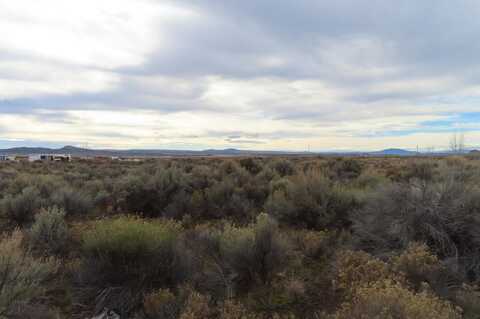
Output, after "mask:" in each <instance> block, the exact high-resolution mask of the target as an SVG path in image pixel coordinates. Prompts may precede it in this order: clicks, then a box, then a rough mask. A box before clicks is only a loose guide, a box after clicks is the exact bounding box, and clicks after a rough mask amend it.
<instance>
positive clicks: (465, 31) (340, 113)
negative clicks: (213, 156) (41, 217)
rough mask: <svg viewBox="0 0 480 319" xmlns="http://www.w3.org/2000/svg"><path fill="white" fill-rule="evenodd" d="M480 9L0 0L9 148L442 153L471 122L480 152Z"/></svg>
mask: <svg viewBox="0 0 480 319" xmlns="http://www.w3.org/2000/svg"><path fill="white" fill-rule="evenodd" d="M479 13H480V4H479V3H478V2H477V1H473V0H462V1H459V2H457V3H456V4H455V6H452V4H451V2H449V1H446V0H426V1H422V2H418V1H413V0H407V1H402V2H394V1H366V0H360V1H359V0H355V1H354V0H338V1H335V2H328V1H314V0H299V1H295V2H291V1H284V0H280V1H278V0H277V1H273V0H263V1H232V0H223V1H217V0H202V1H198V0H180V1H161V2H160V1H155V0H139V1H135V2H131V1H128V0H115V1H113V0H105V1H100V2H99V1H94V0H85V1H81V2H76V3H70V2H68V3H67V2H65V1H60V0H46V1H42V2H38V3H37V2H32V1H27V0H18V1H8V0H0V29H1V30H2V32H3V34H4V35H6V36H3V37H1V38H0V125H2V130H1V131H0V139H4V140H5V139H10V140H12V139H19V140H28V141H35V140H37V141H38V142H39V143H60V142H63V141H65V140H67V141H68V140H71V141H77V142H79V143H80V142H86V141H88V142H90V143H91V145H94V146H104V147H105V146H107V147H138V148H145V147H162V148H163V147H165V148H167V147H171V146H179V147H192V148H204V147H205V148H210V147H230V146H231V145H232V144H238V145H242V146H245V147H249V148H263V149H304V148H305V145H307V144H308V145H312V149H328V148H349V149H355V148H359V149H360V148H381V147H384V146H386V147H389V146H392V147H394V146H395V147H412V145H414V144H416V143H417V142H412V141H413V140H416V141H424V142H425V143H428V142H429V141H428V139H427V138H426V137H425V136H427V135H428V136H429V137H432V136H433V135H432V134H436V137H435V138H433V139H435V140H444V141H445V144H448V134H451V132H452V131H454V130H455V129H456V128H458V127H462V128H463V129H464V130H465V131H467V132H471V134H469V135H470V136H471V140H470V141H471V144H480V139H477V133H476V130H477V127H476V126H475V125H473V124H472V123H469V118H470V117H471V116H473V115H472V114H474V113H475V111H477V110H478V102H480V77H479V76H478V74H479V71H480V70H479V69H480V67H479V66H478V63H477V60H478V55H479V54H480V43H478V41H476V37H477V34H478V32H479V31H480V21H479V19H478V18H477V17H478V14H479ZM453 119H456V120H455V121H453ZM439 123H441V129H439V126H440V125H439ZM59 132H61V133H59ZM388 143H395V144H394V145H387V144H388Z"/></svg>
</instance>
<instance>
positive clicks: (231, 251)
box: [221, 214, 290, 288]
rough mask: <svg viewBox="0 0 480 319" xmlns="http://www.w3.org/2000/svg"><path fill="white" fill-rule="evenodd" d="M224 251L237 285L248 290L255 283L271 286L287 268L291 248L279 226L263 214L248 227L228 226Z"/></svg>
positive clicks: (225, 232)
mask: <svg viewBox="0 0 480 319" xmlns="http://www.w3.org/2000/svg"><path fill="white" fill-rule="evenodd" d="M221 251H222V256H224V258H225V261H226V262H227V264H228V265H229V267H230V268H231V269H232V270H233V271H234V273H235V274H236V281H237V283H238V284H239V285H240V286H243V287H246V288H248V287H250V286H251V285H253V284H255V283H262V284H267V283H269V282H270V281H271V280H272V278H273V276H275V275H276V274H277V273H278V272H279V271H281V270H283V269H284V267H286V266H287V263H288V259H289V252H290V245H289V243H288V242H287V241H286V239H285V238H284V237H283V236H282V235H281V234H280V232H279V229H278V225H277V223H276V222H275V221H274V220H273V219H272V218H271V217H269V216H268V215H266V214H260V215H259V216H258V218H257V221H256V223H255V224H253V225H251V226H249V227H244V228H238V227H233V226H229V227H227V228H226V229H225V230H224V232H223V233H222V237H221Z"/></svg>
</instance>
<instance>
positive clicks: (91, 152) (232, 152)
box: [0, 145, 313, 157]
mask: <svg viewBox="0 0 480 319" xmlns="http://www.w3.org/2000/svg"><path fill="white" fill-rule="evenodd" d="M56 153H58V154H71V155H72V156H81V157H93V156H124V157H162V156H163V157H165V156H269V155H306V154H313V153H306V152H286V151H285V152H283V151H250V150H237V149H232V148H229V149H224V150H215V149H208V150H202V151H192V150H142V149H133V150H109V149H87V148H79V147H75V146H70V145H69V146H64V147H62V148H45V147H15V148H8V149H0V154H3V155H31V154H56Z"/></svg>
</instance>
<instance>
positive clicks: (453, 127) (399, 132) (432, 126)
mask: <svg viewBox="0 0 480 319" xmlns="http://www.w3.org/2000/svg"><path fill="white" fill-rule="evenodd" d="M447 116H449V117H447V118H442V119H441V120H432V121H425V122H421V123H419V124H418V126H417V127H414V128H408V129H396V130H384V131H376V132H369V133H365V134H361V135H360V136H361V137H388V136H408V135H413V134H420V133H450V132H451V133H453V132H459V133H461V132H473V131H480V112H468V113H458V114H452V115H447Z"/></svg>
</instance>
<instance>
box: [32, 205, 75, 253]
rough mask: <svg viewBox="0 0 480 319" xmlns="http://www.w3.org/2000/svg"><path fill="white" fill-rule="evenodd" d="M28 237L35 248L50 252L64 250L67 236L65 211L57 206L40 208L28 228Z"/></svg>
mask: <svg viewBox="0 0 480 319" xmlns="http://www.w3.org/2000/svg"><path fill="white" fill-rule="evenodd" d="M28 238H29V242H30V244H31V245H32V247H34V248H36V249H41V250H44V251H46V252H48V253H51V254H58V253H62V252H64V251H65V248H66V246H67V241H68V238H69V231H68V226H67V223H66V222H65V212H64V211H63V210H62V209H59V208H57V207H52V208H48V209H42V210H41V211H40V213H38V214H36V215H35V222H34V223H33V225H32V227H31V228H30V231H29V233H28Z"/></svg>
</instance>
